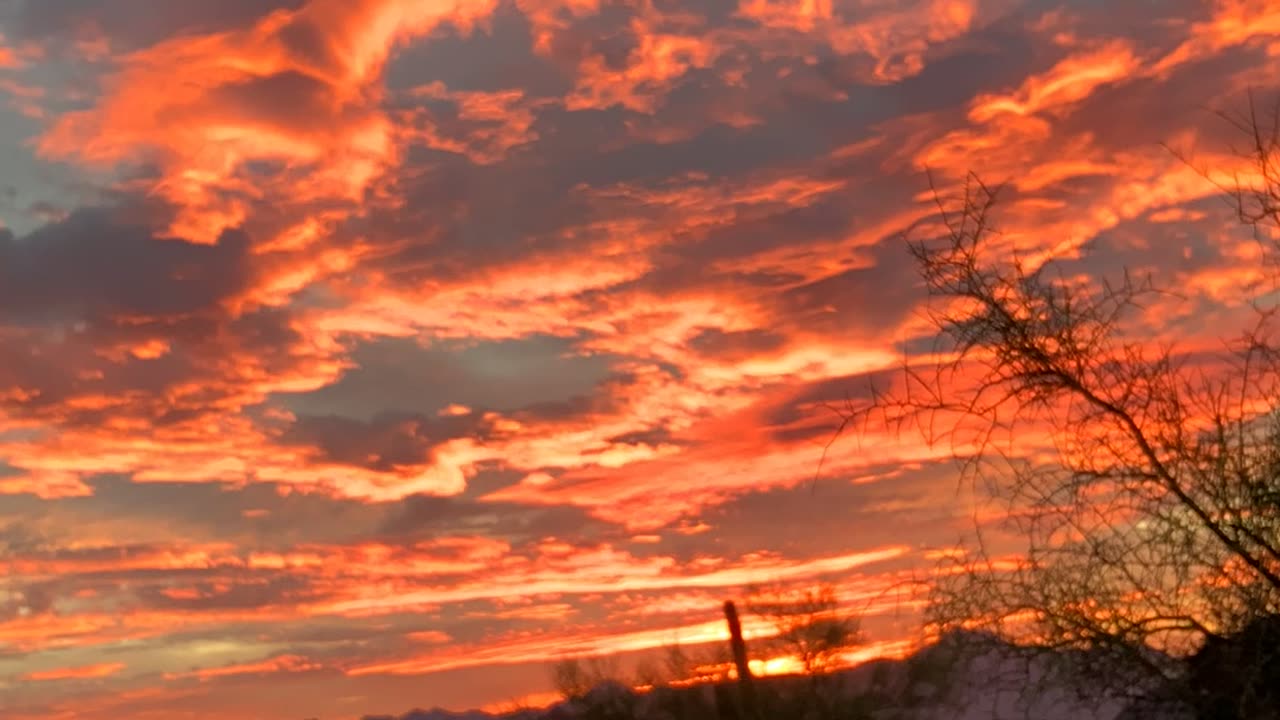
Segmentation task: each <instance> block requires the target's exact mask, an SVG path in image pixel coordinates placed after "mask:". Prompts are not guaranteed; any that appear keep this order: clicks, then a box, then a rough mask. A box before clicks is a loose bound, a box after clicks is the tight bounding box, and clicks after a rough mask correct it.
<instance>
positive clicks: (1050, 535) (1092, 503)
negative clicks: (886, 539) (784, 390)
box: [845, 113, 1280, 719]
mask: <svg viewBox="0 0 1280 720" xmlns="http://www.w3.org/2000/svg"><path fill="white" fill-rule="evenodd" d="M1272 120H1273V124H1272V125H1271V126H1269V127H1265V128H1264V127H1262V126H1261V124H1260V121H1259V117H1258V115H1257V114H1256V113H1251V114H1249V115H1247V116H1245V117H1244V118H1242V119H1241V124H1240V127H1241V128H1242V129H1245V130H1247V131H1248V135H1249V138H1250V140H1251V144H1250V150H1249V151H1248V152H1249V157H1250V159H1251V160H1252V161H1253V164H1254V166H1255V167H1256V169H1257V170H1258V172H1257V174H1256V177H1255V181H1256V182H1255V183H1254V184H1247V183H1244V182H1241V181H1237V182H1236V184H1235V185H1234V186H1231V187H1230V188H1229V189H1230V190H1231V197H1232V199H1233V200H1232V201H1233V203H1234V205H1235V207H1236V209H1237V212H1238V213H1239V217H1240V220H1241V221H1242V222H1245V223H1247V224H1249V225H1252V226H1254V227H1255V228H1257V229H1258V230H1259V231H1260V232H1259V233H1258V238H1259V240H1260V242H1261V243H1262V244H1263V245H1264V249H1265V252H1266V253H1267V254H1268V255H1269V256H1270V257H1271V258H1272V259H1274V257H1275V255H1274V253H1275V251H1276V250H1277V249H1280V247H1278V246H1277V245H1276V243H1275V242H1274V240H1273V238H1275V237H1280V236H1278V235H1275V234H1273V232H1274V231H1275V230H1277V229H1280V203H1278V202H1277V198H1280V176H1278V175H1277V173H1276V172H1275V171H1274V165H1275V163H1276V162H1277V161H1280V156H1277V154H1276V151H1277V149H1280V141H1278V138H1280V122H1275V121H1277V120H1280V114H1278V115H1276V116H1275V117H1273V118H1272ZM1003 192H1005V191H1004V190H1002V189H1001V188H997V187H991V186H989V185H987V184H985V183H984V182H983V181H982V180H980V179H979V178H977V177H976V176H971V177H970V178H969V179H968V182H967V183H966V184H965V185H964V187H963V188H961V189H960V190H959V191H958V194H957V195H955V196H949V195H947V194H946V192H945V191H943V190H941V189H939V188H936V187H935V197H936V198H937V202H938V210H939V220H940V223H939V224H938V227H939V229H940V232H939V233H938V234H937V235H936V236H935V237H925V238H924V239H913V240H912V241H911V242H910V244H909V247H910V251H911V253H912V255H913V256H914V258H915V259H916V261H917V263H918V266H919V269H920V272H921V276H922V278H923V279H924V282H925V286H926V287H927V289H928V292H929V298H930V302H929V305H928V307H927V311H926V313H927V317H928V319H929V321H930V322H931V323H932V325H933V326H934V328H935V329H936V330H937V331H938V337H939V341H938V344H937V345H936V346H935V348H934V351H935V352H934V354H933V357H934V358H941V359H940V360H937V361H936V362H933V364H926V365H923V366H921V365H916V364H912V363H908V365H907V366H906V367H905V368H904V372H903V373H902V375H901V378H900V381H899V383H898V384H897V385H896V386H895V387H893V388H891V389H889V390H887V391H884V392H883V393H879V394H877V395H876V399H875V402H874V403H873V404H872V406H870V407H868V408H849V409H848V415H847V416H846V418H845V420H846V422H849V421H868V420H874V421H875V422H877V423H880V422H887V423H889V424H890V425H891V426H895V427H899V428H905V429H910V430H915V431H919V432H920V433H922V434H923V435H924V437H925V439H927V440H928V441H929V442H930V443H948V444H949V446H950V448H951V450H952V453H953V456H954V457H955V459H956V460H957V461H958V462H959V466H960V468H961V470H962V474H963V477H964V478H965V479H966V480H968V481H971V482H972V483H973V487H975V488H977V489H979V490H981V491H984V492H987V493H990V494H991V496H993V497H994V498H995V499H996V500H998V501H999V503H1000V507H1001V511H1002V515H1003V517H1004V521H1003V523H1002V525H1001V528H1000V529H1001V530H1003V531H1005V533H1006V537H1007V538H1013V539H1015V540H1016V542H1014V543H1010V542H1008V541H1007V540H1006V541H1005V545H1004V546H996V547H992V546H990V545H988V544H987V542H986V540H987V538H988V536H989V535H991V534H995V533H988V532H985V531H984V529H983V528H981V527H980V528H979V531H978V532H977V533H976V537H975V541H974V542H973V543H969V544H967V545H966V546H964V547H963V548H962V552H959V553H957V554H956V555H954V556H952V557H951V558H950V559H949V560H948V561H947V566H946V567H944V568H941V570H942V571H941V572H939V573H938V574H937V576H936V582H934V583H933V584H932V589H931V597H930V600H931V603H930V609H929V617H928V619H929V621H930V622H931V624H932V626H933V628H934V629H935V631H938V632H946V631H949V630H955V629H963V628H981V629H983V630H985V631H988V632H990V633H992V634H994V635H995V636H997V637H1000V638H1003V639H1005V640H1008V641H1010V642H1013V643H1016V644H1017V646H1018V647H1020V648H1022V649H1024V650H1026V651H1028V652H1029V653H1031V654H1032V655H1035V654H1037V653H1038V655H1039V656H1040V657H1042V658H1052V659H1053V660H1054V661H1055V663H1054V665H1055V668H1056V670H1057V671H1056V672H1053V673H1050V675H1048V676H1046V681H1047V682H1050V683H1064V682H1072V681H1074V682H1075V683H1076V685H1077V686H1078V687H1079V688H1081V689H1082V691H1083V692H1085V693H1090V692H1093V693H1097V694H1098V695H1099V697H1101V696H1103V695H1107V696H1112V695H1117V694H1118V695H1128V696H1130V697H1131V699H1132V701H1133V702H1134V703H1135V704H1136V703H1141V704H1142V706H1143V707H1145V708H1147V712H1153V713H1154V712H1157V708H1156V705H1160V706H1161V707H1162V708H1163V709H1164V710H1167V711H1168V712H1179V713H1183V714H1187V713H1190V714H1194V715H1195V716H1196V717H1201V718H1223V719H1225V718H1266V717H1276V716H1280V705H1277V703H1276V695H1275V693H1274V691H1263V690H1262V688H1264V687H1274V684H1269V683H1270V682H1271V681H1272V680H1274V679H1275V677H1276V672H1277V658H1276V654H1275V651H1274V648H1275V644H1274V642H1272V644H1271V645H1270V648H1271V650H1270V651H1264V648H1263V646H1264V645H1265V643H1261V644H1260V642H1259V641H1258V640H1257V639H1256V638H1257V637H1259V636H1264V635H1266V633H1267V632H1272V633H1273V632H1274V627H1275V622H1276V617H1277V613H1280V414H1278V413H1277V399H1278V398H1280V393H1278V391H1280V339H1278V338H1277V336H1276V328H1275V322H1276V312H1277V310H1276V308H1275V307H1274V306H1273V305H1272V304H1269V303H1274V301H1275V297H1276V296H1275V292H1276V291H1277V290H1278V289H1280V284H1278V283H1276V282H1275V280H1274V276H1269V277H1270V279H1269V281H1268V283H1269V284H1268V285H1267V286H1265V287H1258V288H1254V289H1253V292H1252V293H1251V295H1252V296H1253V298H1254V302H1255V310H1256V317H1255V322H1254V323H1252V325H1251V326H1250V327H1249V329H1247V330H1246V331H1244V332H1243V333H1241V334H1240V335H1239V336H1237V337H1234V338H1227V339H1225V340H1224V343H1223V348H1224V349H1223V350H1222V351H1221V352H1217V353H1214V352H1211V351H1210V352H1206V351H1205V350H1204V349H1203V348H1193V349H1180V348H1178V346H1177V345H1176V344H1174V343H1167V344H1163V345H1157V344H1153V343H1152V341H1151V338H1150V337H1149V335H1150V330H1149V323H1150V322H1151V321H1153V320H1156V319H1158V318H1159V317H1160V316H1161V313H1162V312H1168V310H1165V309H1164V308H1165V307H1166V306H1168V305H1172V304H1174V303H1175V302H1176V300H1177V299H1176V298H1175V297H1174V296H1173V294H1172V293H1171V292H1170V291H1168V290H1166V289H1163V288H1160V287H1157V285H1156V284H1155V282H1154V281H1153V280H1152V279H1151V278H1145V277H1136V276H1134V275H1132V274H1130V273H1129V272H1127V271H1122V270H1119V269H1117V271H1116V272H1115V276H1114V277H1111V278H1108V279H1104V280H1101V281H1096V280H1095V279H1091V278H1087V277H1082V276H1081V274H1080V271H1079V270H1077V269H1073V268H1072V267H1071V260H1070V259H1067V258H1056V257H1045V256H1044V255H1043V254H1040V255H1030V254H1026V253H1025V251H1024V250H1022V249H1020V248H1019V247H1018V245H1017V243H1016V242H1015V241H1014V240H1013V239H1011V238H1006V237H1004V236H1002V235H1001V234H1000V233H999V232H998V230H997V229H996V227H995V216H994V213H993V210H994V209H995V208H996V206H997V204H998V201H999V200H1000V198H1001V197H1002V196H1003V195H1002V193H1003ZM1266 224H1270V225H1271V227H1264V225H1266ZM921 234H922V235H925V234H926V233H923V232H922V233H921ZM1044 244H1045V243H1044V242H1043V241H1040V242H1039V243H1038V246H1040V247H1042V246H1043V245H1044ZM1037 437H1040V438H1046V440H1047V442H1045V443H1042V445H1041V446H1040V447H1032V445H1033V443H1034V442H1035V441H1034V438H1037ZM1028 450H1034V451H1035V453H1032V454H1028ZM1077 651H1087V654H1086V655H1081V654H1080V653H1079V652H1077ZM1135 706H1136V705H1135Z"/></svg>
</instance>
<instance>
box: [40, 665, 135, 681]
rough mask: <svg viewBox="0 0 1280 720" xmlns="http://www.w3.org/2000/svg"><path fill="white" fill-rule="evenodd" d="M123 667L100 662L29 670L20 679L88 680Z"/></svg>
mask: <svg viewBox="0 0 1280 720" xmlns="http://www.w3.org/2000/svg"><path fill="white" fill-rule="evenodd" d="M124 669H125V665H124V663H102V664H100V665H85V666H82V667H72V668H55V669H53V670H40V671H38V672H29V673H27V674H25V675H23V676H22V679H23V680H28V681H31V682H44V681H49V680H89V679H95V678H105V677H110V676H112V675H115V674H116V673H118V672H120V671H121V670H124Z"/></svg>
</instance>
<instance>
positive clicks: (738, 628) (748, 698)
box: [724, 600, 760, 720]
mask: <svg viewBox="0 0 1280 720" xmlns="http://www.w3.org/2000/svg"><path fill="white" fill-rule="evenodd" d="M724 619H725V620H726V621H728V623H729V647H730V649H732V650H733V664H734V665H736V666H737V668H738V695H739V701H740V702H741V705H740V707H741V709H742V714H741V717H742V718H743V720H758V718H759V717H760V712H759V708H758V707H757V705H756V692H755V685H753V684H752V682H751V666H750V665H748V664H747V643H746V642H745V641H744V640H743V639H742V623H740V622H739V621H738V608H736V607H734V604H733V601H732V600H725V601H724Z"/></svg>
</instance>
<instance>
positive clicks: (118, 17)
mask: <svg viewBox="0 0 1280 720" xmlns="http://www.w3.org/2000/svg"><path fill="white" fill-rule="evenodd" d="M1278 69H1280V4H1276V3H1270V2H1267V1H1266V0H1257V1H1252V0H1216V1H1210V0H1076V1H1075V2H1048V1H1046V0H695V1H694V2H688V3H682V2H671V1H669V0H625V1H623V2H611V1H609V0H502V1H501V2H498V1H496V0H217V1H216V2H214V1H212V0H164V1H163V2H161V1H160V0H26V1H25V2H24V1H23V0H0V715H3V717H5V718H7V719H14V720H18V719H23V720H25V719H27V718H52V719H54V720H60V719H64V718H65V719H67V720H70V719H72V718H75V719H77V720H80V719H84V720H99V719H101V720H107V719H111V720H118V719H119V718H130V719H146V718H163V719H165V720H169V719H171V718H179V717H181V718H191V719H194V720H258V719H259V718H261V719H263V720H267V719H273V720H274V719H277V718H281V719H285V720H298V719H300V718H303V717H317V718H322V719H323V720H337V719H344V720H345V719H349V718H355V717H358V716H360V715H362V714H366V713H399V712H404V711H406V710H408V709H409V708H412V707H414V706H423V707H429V706H433V705H441V706H446V707H455V708H464V707H474V706H481V705H486V704H489V703H495V702H502V701H506V700H510V699H513V698H518V697H522V696H525V695H528V694H531V693H536V692H539V691H545V690H546V689H548V688H547V686H548V673H547V669H546V668H547V666H546V662H547V661H548V660H550V659H554V658H556V657H559V656H561V655H562V654H565V653H579V652H605V651H632V650H643V649H645V648H655V647H659V646H661V645H663V644H667V643H671V642H674V641H681V642H695V641H698V640H708V639H714V638H718V637H720V634H721V633H722V630H721V626H720V624H719V622H718V611H719V603H720V602H721V601H722V600H723V599H724V598H726V597H731V596H734V595H735V594H737V593H739V592H740V590H741V588H742V587H743V586H745V585H747V584H749V583H753V582H762V581H772V580H782V581H788V582H800V583H803V582H810V581H813V580H816V579H819V578H826V579H830V580H834V581H836V582H837V583H838V586H839V588H840V591H841V593H842V596H843V597H844V598H845V599H846V600H848V602H850V603H852V604H857V606H858V607H862V608H866V609H867V611H868V613H869V618H868V621H867V625H868V629H869V630H870V631H871V638H872V640H873V641H875V642H877V643H891V642H893V641H895V640H900V639H902V638H904V637H907V636H908V634H909V632H910V630H911V623H910V622H908V621H906V620H900V619H897V616H896V615H894V613H895V612H896V611H895V608H894V607H893V605H892V603H889V602H887V601H883V600H882V599H877V598H878V597H879V594H880V593H881V591H882V590H883V589H884V588H885V587H887V586H888V585H889V584H891V583H893V582H894V581H895V580H898V579H901V578H903V577H905V573H909V572H912V571H913V569H918V568H922V567H928V566H929V564H930V562H931V560H930V558H932V557H936V551H937V549H938V548H941V547H945V546H948V545H950V544H951V543H953V542H954V541H955V540H956V539H957V538H958V537H959V536H960V534H961V533H963V532H964V531H965V530H966V529H967V528H969V527H971V525H972V523H973V521H974V518H975V517H977V518H978V521H979V522H988V521H995V520H996V519H997V518H995V517H989V518H988V516H984V515H978V516H975V515H974V510H973V508H972V507H971V505H970V504H969V503H968V502H967V501H966V500H965V498H964V497H963V496H962V495H961V494H958V492H957V483H956V470H955V468H954V467H953V466H952V465H951V464H948V463H947V462H946V461H945V460H944V459H943V456H944V455H945V451H946V448H929V447H927V446H925V445H923V444H922V443H920V442H919V441H918V440H917V439H916V438H915V437H913V436H911V435H903V436H898V435H895V434H894V433H892V432H890V431H888V430H887V429H877V428H875V427H868V428H865V429H864V430H863V431H862V432H860V433H858V436H857V437H851V438H849V439H848V440H846V441H842V442H840V443H837V444H835V445H834V446H832V448H831V450H830V452H829V453H828V454H827V457H826V460H825V463H824V464H823V466H822V469H821V473H820V475H819V476H818V477H817V479H816V480H815V473H817V471H818V463H819V459H820V458H821V456H822V452H823V446H824V445H825V444H826V442H827V441H828V440H829V439H830V437H831V433H832V430H833V429H834V425H835V421H836V418H835V416H834V415H833V414H832V413H831V412H830V411H829V410H828V409H827V408H825V407H824V404H825V403H828V402H842V401H843V400H844V398H846V397H847V396H848V397H852V398H853V399H854V400H856V399H857V398H859V397H865V395H866V393H867V385H868V383H867V381H868V380H869V379H870V378H873V377H882V378H889V377H890V376H891V375H892V371H893V370H894V369H895V368H898V367H900V364H901V362H902V359H903V356H904V352H905V353H906V354H907V355H908V356H910V355H912V354H913V353H916V352H920V351H922V349H923V348H927V347H929V342H928V341H929V339H930V334H929V330H928V328H927V326H926V325H925V324H924V323H923V322H922V320H921V318H920V314H919V313H918V312H917V310H918V309H919V307H920V304H921V302H922V300H923V292H922V291H921V289H920V286H919V283H918V282H917V278H916V275H915V269H914V267H913V266H912V264H911V260H910V258H909V257H908V256H907V254H906V253H905V251H904V246H903V242H902V239H901V233H902V232H903V231H904V230H906V229H907V228H908V227H910V226H912V225H913V223H917V222H919V221H922V220H925V219H927V218H929V217H930V216H931V214H932V212H933V210H934V208H933V205H932V204H931V200H930V195H929V192H928V184H927V181H926V178H925V174H924V169H925V168H930V169H931V170H932V172H933V176H934V179H935V181H936V182H937V184H938V186H939V187H940V189H942V190H944V191H947V190H949V189H953V188H954V187H956V186H957V184H958V183H959V182H961V181H962V180H963V178H964V176H965V174H966V173H967V172H968V171H971V170H973V171H977V172H980V173H981V174H982V177H983V178H984V179H985V180H987V181H989V182H992V183H999V182H1006V181H1008V182H1009V186H1008V188H1007V190H1008V194H1007V196H1006V199H1005V202H1004V203H1003V205H1002V206H1001V207H1000V210H999V214H998V221H999V227H1000V230H1001V231H1002V232H1003V233H1004V234H1005V236H1006V237H1009V238H1013V239H1015V240H1017V241H1018V242H1020V243H1021V244H1022V245H1024V246H1034V247H1038V248H1040V249H1042V250H1045V251H1047V252H1050V253H1052V254H1053V255H1054V256H1056V257H1059V258H1063V259H1066V260H1068V262H1067V263H1066V266H1067V267H1068V268H1073V269H1074V272H1078V273H1080V274H1082V275H1088V276H1094V277H1098V276H1100V275H1101V274H1105V273H1112V272H1116V271H1118V269H1119V268H1121V267H1123V266H1128V267H1130V268H1136V269H1141V270H1149V271H1151V272H1153V273H1154V274H1155V275H1156V276H1157V277H1158V278H1160V279H1161V281H1162V282H1166V283H1169V284H1172V285H1173V286H1175V287H1176V288H1177V289H1178V290H1179V291H1180V293H1181V300H1180V302H1181V303H1182V304H1181V305H1179V306H1178V307H1179V308H1181V310H1180V311H1175V310H1176V309H1175V308H1169V310H1170V311H1169V312H1160V313H1152V314H1151V315H1150V317H1148V318H1147V321H1148V323H1149V325H1150V333H1151V336H1152V338H1153V339H1154V338H1157V337H1176V338H1178V339H1179V340H1180V341H1181V342H1184V343H1189V344H1192V345H1195V344H1198V343H1204V344H1208V343H1212V342H1216V340H1215V339H1214V338H1216V337H1217V334H1218V332H1219V330H1220V328H1221V327H1223V323H1225V322H1227V321H1226V320H1225V319H1224V318H1229V317H1231V316H1232V313H1233V312H1234V311H1235V310H1236V309H1237V308H1239V307H1240V305H1241V302H1242V301H1243V300H1244V299H1246V298H1247V295H1248V292H1249V291H1248V288H1249V287H1250V286H1249V283H1250V282H1251V281H1253V280H1256V279H1257V274H1258V270H1257V263H1258V256H1257V253H1256V246H1255V245H1254V244H1253V243H1252V240H1251V238H1250V235H1249V233H1248V231H1247V230H1241V229H1240V228H1239V227H1237V225H1236V224H1235V223H1234V222H1233V220H1232V218H1231V214H1230V209H1229V208H1228V207H1227V206H1226V205H1225V204H1224V203H1222V201H1221V198H1220V196H1219V195H1218V193H1217V191H1216V190H1215V188H1214V186H1213V185H1212V184H1211V183H1209V182H1207V181H1206V180H1205V179H1204V178H1203V177H1201V176H1200V175H1199V174H1198V173H1197V171H1196V170H1195V169H1194V168H1193V167H1191V166H1189V165H1188V164H1186V163H1184V162H1183V161H1182V160H1180V159H1179V158H1178V157H1175V155H1174V153H1172V152H1170V150H1169V149H1167V148H1166V147H1163V146H1162V143H1163V144H1166V145H1168V146H1170V147H1172V148H1174V149H1177V150H1179V151H1180V152H1183V153H1185V154H1186V155H1187V156H1188V157H1190V158H1192V159H1193V161H1194V162H1195V163H1197V164H1202V165H1203V166H1205V167H1213V168H1216V169H1217V170H1219V171H1221V172H1223V173H1229V172H1231V171H1232V170H1233V169H1235V168H1237V167H1238V165H1239V161H1238V160H1235V159H1233V157H1232V155H1231V154H1230V143H1231V142H1233V141H1234V140H1236V139H1237V138H1236V137H1235V136H1234V135H1233V131H1232V130H1231V128H1230V126H1229V125H1228V124H1227V123H1225V122H1223V121H1222V120H1221V119H1219V118H1215V117H1214V116H1213V115H1212V113H1211V112H1209V111H1210V110H1213V109H1220V110H1239V109H1241V108H1242V107H1243V106H1244V103H1245V102H1246V97H1247V96H1246V92H1247V91H1248V90H1249V89H1250V88H1254V89H1256V90H1257V91H1258V93H1259V94H1258V97H1259V98H1263V99H1267V98H1270V97H1274V96H1270V95H1268V94H1267V91H1268V90H1270V89H1271V88H1272V87H1273V86H1274V85H1275V84H1276V83H1275V78H1276V77H1277V76H1276V72H1277V70H1278Z"/></svg>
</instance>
